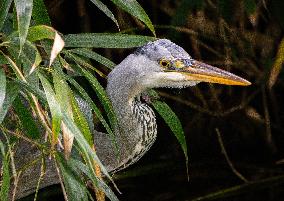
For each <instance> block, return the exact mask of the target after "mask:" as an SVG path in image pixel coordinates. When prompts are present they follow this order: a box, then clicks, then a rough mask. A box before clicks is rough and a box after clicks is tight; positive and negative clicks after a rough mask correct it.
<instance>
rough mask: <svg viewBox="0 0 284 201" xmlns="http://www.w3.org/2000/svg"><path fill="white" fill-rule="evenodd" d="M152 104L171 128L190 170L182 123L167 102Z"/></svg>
mask: <svg viewBox="0 0 284 201" xmlns="http://www.w3.org/2000/svg"><path fill="white" fill-rule="evenodd" d="M152 104H153V106H154V108H155V109H156V110H157V112H158V113H159V114H160V115H161V117H162V118H163V119H164V121H165V122H166V124H167V125H168V126H169V127H170V129H171V131H172V132H173V133H174V135H175V136H176V138H177V140H178V142H179V143H180V145H181V148H182V150H183V153H184V156H185V160H186V167H187V168H188V153H187V145H186V140H185V136H184V132H183V128H182V125H181V123H180V120H179V119H178V117H177V116H176V114H175V113H174V112H173V111H172V109H171V108H170V107H169V106H168V105H167V104H166V103H165V102H162V101H154V102H153V103H152Z"/></svg>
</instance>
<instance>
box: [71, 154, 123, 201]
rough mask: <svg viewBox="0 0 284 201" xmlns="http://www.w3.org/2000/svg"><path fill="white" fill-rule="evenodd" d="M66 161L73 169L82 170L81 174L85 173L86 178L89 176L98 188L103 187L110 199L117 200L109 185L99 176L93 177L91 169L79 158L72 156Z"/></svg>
mask: <svg viewBox="0 0 284 201" xmlns="http://www.w3.org/2000/svg"><path fill="white" fill-rule="evenodd" d="M68 163H69V164H70V166H71V167H72V168H74V171H76V172H82V173H83V174H85V175H87V177H88V178H90V179H91V180H92V182H93V183H97V185H98V187H99V188H100V189H103V191H104V192H105V194H106V196H107V197H108V198H109V199H110V200H112V201H118V198H117V197H116V195H115V194H114V193H113V191H112V190H111V189H110V187H108V186H107V185H106V184H105V183H104V182H103V181H102V180H100V179H99V178H97V177H95V176H94V175H93V174H92V173H91V171H90V170H89V168H88V167H87V166H86V165H85V164H84V163H82V162H81V161H79V160H75V159H73V158H70V160H69V161H68Z"/></svg>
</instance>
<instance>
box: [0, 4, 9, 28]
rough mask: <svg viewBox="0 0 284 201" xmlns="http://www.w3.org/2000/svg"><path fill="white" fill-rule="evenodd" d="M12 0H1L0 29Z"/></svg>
mask: <svg viewBox="0 0 284 201" xmlns="http://www.w3.org/2000/svg"><path fill="white" fill-rule="evenodd" d="M11 3H12V0H1V2H0V31H1V30H2V27H3V25H4V22H5V21H6V17H7V15H8V12H9V9H10V6H11Z"/></svg>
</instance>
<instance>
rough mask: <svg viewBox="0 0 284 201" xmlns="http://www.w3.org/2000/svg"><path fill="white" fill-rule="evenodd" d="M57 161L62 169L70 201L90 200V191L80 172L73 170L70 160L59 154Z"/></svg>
mask: <svg viewBox="0 0 284 201" xmlns="http://www.w3.org/2000/svg"><path fill="white" fill-rule="evenodd" d="M56 161H57V162H58V163H59V167H60V171H61V174H62V176H63V181H64V187H65V190H66V192H67V196H68V200H69V201H77V200H82V201H88V193H87V191H88V190H87V188H86V186H85V184H84V183H83V182H82V180H81V178H80V176H79V175H78V173H76V172H74V171H72V169H71V168H70V165H69V164H68V161H66V160H64V158H63V157H62V156H60V155H57V157H56Z"/></svg>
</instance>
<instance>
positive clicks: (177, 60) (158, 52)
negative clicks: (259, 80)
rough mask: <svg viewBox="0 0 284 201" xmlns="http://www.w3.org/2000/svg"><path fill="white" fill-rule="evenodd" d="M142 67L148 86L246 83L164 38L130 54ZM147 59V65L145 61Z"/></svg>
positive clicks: (244, 84) (145, 83)
mask: <svg viewBox="0 0 284 201" xmlns="http://www.w3.org/2000/svg"><path fill="white" fill-rule="evenodd" d="M134 55H136V56H137V57H139V56H140V57H141V61H140V62H138V63H139V64H140V65H141V66H143V68H144V72H149V73H148V74H147V73H144V74H143V75H144V77H145V79H144V80H143V84H144V85H146V86H149V87H186V86H193V85H196V84H197V83H199V82H209V83H219V84H225V85H241V86H247V85H250V84H251V83H250V82H249V81H247V80H245V79H243V78H241V77H239V76H237V75H234V74H232V73H229V72H228V71H225V70H221V69H219V68H216V67H213V66H211V65H208V64H205V63H202V62H199V61H196V60H194V59H192V57H191V56H190V55H189V54H188V53H187V52H186V51H185V50H184V49H183V48H181V47H180V46H178V45H176V44H175V43H173V42H171V41H170V40H167V39H159V40H156V41H154V42H149V43H147V44H146V45H144V46H142V47H140V48H138V49H137V50H136V52H135V53H134ZM147 62H148V64H147Z"/></svg>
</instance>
